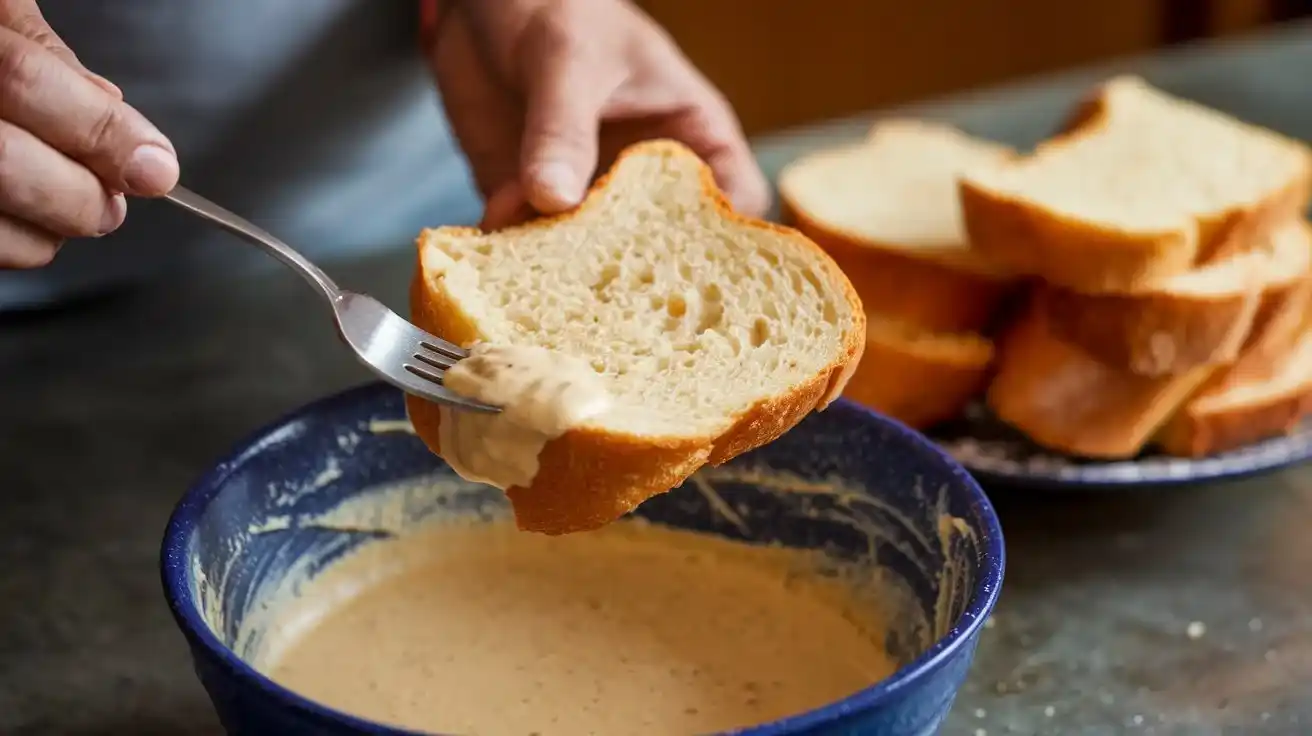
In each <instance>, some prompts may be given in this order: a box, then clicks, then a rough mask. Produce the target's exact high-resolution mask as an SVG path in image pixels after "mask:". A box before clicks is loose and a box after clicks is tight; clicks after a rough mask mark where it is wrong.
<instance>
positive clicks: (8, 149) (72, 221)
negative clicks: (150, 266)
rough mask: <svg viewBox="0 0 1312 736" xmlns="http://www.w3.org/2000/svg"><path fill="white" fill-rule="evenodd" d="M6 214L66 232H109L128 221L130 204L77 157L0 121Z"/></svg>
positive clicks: (1, 205) (0, 183)
mask: <svg viewBox="0 0 1312 736" xmlns="http://www.w3.org/2000/svg"><path fill="white" fill-rule="evenodd" d="M0 213H4V214H7V215H12V216H14V217H21V218H23V219H25V220H28V221H30V222H31V223H32V224H33V225H35V226H37V227H39V228H42V229H44V230H48V231H50V232H53V233H56V234H58V235H62V236H65V237H83V236H95V235H103V234H105V233H108V232H110V231H112V230H114V229H116V228H117V227H118V226H119V225H121V224H123V218H124V217H125V216H126V214H127V203H126V202H125V201H124V200H123V198H122V196H121V195H120V196H114V195H111V194H110V193H108V192H106V191H105V188H104V186H103V185H102V184H101V182H100V180H99V179H97V178H96V176H95V174H92V173H91V172H90V171H88V170H87V169H86V167H84V166H82V165H80V164H78V163H77V162H76V161H73V160H72V159H70V158H68V157H67V156H65V155H64V154H62V153H60V152H59V151H56V150H55V149H53V148H51V147H50V146H48V145H46V144H45V143H44V142H42V141H41V139H39V138H37V137H36V136H34V135H32V134H31V133H29V132H27V131H26V130H23V129H22V128H19V127H17V126H15V125H11V124H9V123H6V122H4V121H0Z"/></svg>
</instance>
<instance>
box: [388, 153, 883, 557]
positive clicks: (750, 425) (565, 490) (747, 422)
mask: <svg viewBox="0 0 1312 736" xmlns="http://www.w3.org/2000/svg"><path fill="white" fill-rule="evenodd" d="M644 155H647V156H693V155H694V154H693V153H692V152H691V151H690V150H688V149H687V148H685V147H684V146H682V145H680V144H678V143H674V142H671V141H650V142H646V143H640V144H637V145H635V146H631V147H630V148H628V149H626V150H625V151H624V152H623V153H622V154H621V159H623V158H625V157H629V156H644ZM618 165H619V163H618V162H617V163H616V166H618ZM614 170H615V169H614V168H612V172H613V171H614ZM610 176H611V174H609V173H608V174H607V175H605V176H603V177H601V178H600V179H599V180H598V181H597V182H596V184H595V185H594V186H593V188H592V190H591V191H590V192H589V195H588V197H587V198H586V199H585V201H584V202H583V204H581V205H580V206H579V208H578V209H576V210H574V211H573V212H567V213H564V214H561V215H556V216H553V217H544V218H541V219H538V220H535V221H533V222H530V223H528V224H526V225H523V226H520V227H518V228H512V229H511V230H503V231H501V232H500V233H499V237H506V236H507V235H508V234H510V235H513V234H514V232H516V231H523V230H531V229H544V228H550V227H551V226H552V225H553V224H555V223H557V222H561V221H565V220H567V219H569V218H571V217H574V216H575V214H576V213H577V212H578V211H580V210H583V209H585V208H588V207H595V206H598V202H599V201H600V196H599V195H600V193H601V192H602V190H604V189H605V188H606V186H607V184H608V182H609V180H610ZM701 183H702V189H703V192H704V194H705V196H706V197H707V198H708V199H709V200H710V201H711V202H712V203H713V204H714V206H715V208H716V210H717V211H718V212H719V214H720V216H722V217H724V218H726V219H728V220H731V221H733V222H736V223H739V224H741V225H746V226H749V227H753V228H759V229H762V230H770V231H774V232H777V233H782V234H785V235H790V236H794V240H795V242H796V243H797V245H798V247H800V248H809V249H813V250H814V251H815V253H816V254H817V255H818V256H819V260H818V263H820V264H821V265H822V267H824V268H825V269H826V270H828V272H829V277H830V279H829V281H830V283H831V284H832V285H833V286H834V287H835V288H837V289H841V290H842V291H843V295H844V297H845V298H846V300H847V302H848V304H849V306H850V308H851V311H852V325H851V329H850V330H849V331H848V332H846V333H845V334H844V336H843V345H842V348H841V351H840V353H839V354H838V355H836V356H835V357H834V359H833V361H832V362H831V363H830V364H829V365H827V366H826V367H825V368H823V369H822V370H821V371H819V372H818V373H816V374H815V375H813V376H812V377H810V378H809V379H808V380H806V381H803V382H802V383H800V384H798V385H797V386H794V387H793V388H792V390H791V391H789V392H788V393H787V394H784V395H782V396H777V397H772V398H768V399H765V400H762V401H760V402H758V403H757V404H756V405H754V406H752V407H749V408H748V409H747V410H746V411H744V412H743V413H742V414H741V415H740V416H739V417H737V419H736V421H734V422H733V424H732V425H730V426H729V427H728V428H727V429H725V431H723V432H722V433H720V434H718V435H705V436H688V437H675V436H671V437H639V436H634V435H629V434H624V433H619V432H611V431H603V430H598V429H591V428H579V429H574V430H570V431H568V432H566V433H565V434H563V435H562V436H560V437H559V438H556V439H554V440H552V441H550V442H548V443H547V445H546V446H545V447H544V448H543V450H542V453H541V455H539V463H540V468H539V470H538V473H537V476H536V477H535V478H534V480H533V483H532V485H531V486H530V487H528V488H511V489H509V490H508V491H507V492H506V495H507V497H508V498H509V499H510V502H511V504H512V506H513V507H514V511H515V520H516V523H517V524H518V525H519V527H520V528H521V529H523V530H526V531H535V532H541V533H545V534H566V533H570V532H578V531H587V530H591V529H596V528H599V527H602V526H605V525H606V524H609V523H610V522H612V521H614V520H616V519H618V518H619V517H621V516H623V515H624V514H626V513H628V512H630V511H632V510H633V509H635V508H637V506H638V505H639V504H641V503H642V502H643V501H645V500H647V499H648V498H651V497H652V496H655V495H657V494H660V493H664V492H666V491H668V490H670V489H671V488H674V487H676V486H678V485H679V484H681V483H682V482H683V481H684V480H685V479H687V478H688V476H690V475H691V474H692V473H693V472H695V471H696V470H697V469H698V468H700V467H702V466H703V465H706V464H708V463H709V464H713V465H715V464H720V463H723V462H725V461H727V460H729V459H731V458H733V457H735V456H736V455H739V454H741V453H744V452H747V451H748V450H751V449H754V448H756V447H760V446H761V445H764V444H766V443H768V442H770V441H772V440H774V439H776V438H777V437H779V436H780V435H782V434H783V433H784V432H786V431H788V430H789V429H791V428H792V427H793V426H795V425H796V424H797V423H798V422H800V421H801V420H802V419H803V418H804V417H805V416H806V415H807V414H809V413H810V412H811V411H813V410H815V409H821V408H824V407H825V406H827V405H828V404H829V403H830V402H831V401H833V399H834V398H836V397H837V396H838V395H839V394H840V393H841V392H842V390H843V387H844V385H845V384H846V382H847V379H848V378H850V377H851V373H852V371H853V370H855V367H856V363H857V362H858V361H859V360H860V357H861V353H862V351H863V350H864V347H865V343H864V339H863V338H864V335H865V313H864V311H863V310H862V308H861V300H860V299H859V298H858V297H857V294H856V292H855V290H853V288H852V285H851V283H850V282H849V281H848V280H847V278H846V277H845V276H844V275H843V272H842V271H841V270H839V268H838V266H837V265H836V264H835V263H834V262H833V260H832V259H831V258H829V257H828V256H827V255H825V254H824V251H823V250H821V249H820V247H819V246H817V245H815V244H814V243H812V242H811V241H810V240H808V239H807V238H806V237H805V236H803V235H801V234H800V233H798V232H797V231H795V230H793V229H791V228H786V227H783V226H780V225H775V224H772V223H768V222H765V221H763V220H757V219H754V218H750V217H746V216H744V215H741V214H738V213H737V212H734V211H733V209H732V208H731V206H730V205H729V203H728V200H727V199H725V197H724V195H723V194H722V193H721V192H720V190H719V188H718V187H717V186H716V184H715V180H714V177H713V175H712V173H711V170H710V168H709V167H707V166H705V165H702V166H701ZM438 232H445V233H458V234H461V235H471V234H472V235H477V234H481V232H480V231H478V230H475V229H471V228H458V229H443V230H440V231H438ZM427 234H428V233H427V231H426V232H425V233H424V234H422V235H421V236H420V239H419V243H420V247H421V248H422V243H423V241H424V239H425V237H426V236H427ZM411 312H412V319H413V320H414V322H415V324H416V325H418V326H419V327H420V328H422V329H424V330H427V331H429V332H431V333H433V334H435V335H438V336H440V337H443V338H445V339H447V340H450V341H451V342H454V343H457V344H469V343H471V342H474V341H475V340H477V339H478V337H479V332H478V327H477V325H476V324H475V323H474V321H473V320H472V319H471V318H470V317H469V315H467V314H464V313H463V312H462V311H461V310H460V309H459V308H458V307H457V306H456V304H455V303H454V302H453V301H452V300H451V299H450V298H449V297H448V296H447V295H446V293H445V292H444V291H443V290H442V288H441V285H440V282H439V283H435V282H434V281H430V280H429V279H427V278H425V276H424V274H423V267H422V262H421V264H420V266H419V267H418V269H417V272H416V274H415V279H414V281H413V285H412V289H411ZM406 408H407V411H408V412H409V414H410V419H411V422H412V423H413V424H414V426H415V431H416V433H417V434H418V435H419V436H420V437H421V438H422V439H423V440H424V442H425V443H426V444H427V445H428V447H429V448H430V449H432V450H433V451H434V452H436V453H438V454H441V447H440V444H439V442H438V427H439V425H440V423H441V419H440V415H439V411H438V407H437V405H435V404H432V403H429V402H426V401H424V400H422V399H417V398H415V397H413V396H407V397H406Z"/></svg>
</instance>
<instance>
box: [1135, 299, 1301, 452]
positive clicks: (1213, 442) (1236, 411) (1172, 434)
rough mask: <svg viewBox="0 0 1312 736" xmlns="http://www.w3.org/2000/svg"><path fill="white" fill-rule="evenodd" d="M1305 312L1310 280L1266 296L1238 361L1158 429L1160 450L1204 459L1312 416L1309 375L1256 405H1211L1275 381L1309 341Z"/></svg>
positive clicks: (1284, 430) (1280, 431)
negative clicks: (1233, 393)
mask: <svg viewBox="0 0 1312 736" xmlns="http://www.w3.org/2000/svg"><path fill="white" fill-rule="evenodd" d="M1310 313H1312V277H1305V278H1303V279H1301V280H1299V281H1297V282H1295V283H1293V284H1291V285H1289V286H1287V287H1286V288H1282V289H1274V290H1271V291H1270V292H1269V293H1268V294H1266V295H1265V296H1264V298H1263V303H1262V306H1261V307H1260V308H1259V310H1258V316H1257V318H1256V320H1255V321H1254V326H1253V331H1252V334H1251V335H1250V336H1249V339H1248V341H1247V342H1246V343H1245V345H1244V349H1243V351H1242V352H1241V354H1240V357H1239V360H1238V361H1236V362H1235V364H1234V365H1232V366H1229V367H1227V368H1226V369H1224V370H1223V371H1221V372H1219V373H1217V374H1216V375H1215V376H1213V377H1212V379H1211V380H1209V381H1208V382H1207V383H1206V384H1205V385H1204V386H1203V387H1202V389H1200V390H1199V392H1198V393H1197V394H1196V395H1195V396H1194V397H1193V398H1192V399H1191V400H1190V401H1189V403H1187V404H1186V405H1185V406H1184V407H1183V408H1182V409H1181V410H1180V411H1179V412H1177V413H1176V415H1175V416H1174V417H1172V418H1171V421H1170V422H1168V423H1167V425H1166V426H1165V427H1163V429H1162V432H1161V434H1160V436H1159V437H1158V440H1157V441H1158V444H1159V445H1161V447H1162V450H1163V451H1165V452H1166V453H1168V454H1171V455H1181V456H1185V457H1205V456H1207V455H1213V454H1216V453H1218V452H1225V451H1227V450H1233V449H1235V448H1238V447H1242V446H1243V445H1246V444H1249V443H1251V442H1256V441H1258V440H1263V439H1266V438H1269V437H1275V436H1278V435H1281V434H1288V433H1289V432H1291V431H1292V430H1294V429H1295V428H1296V427H1297V426H1298V424H1299V423H1300V422H1301V421H1302V419H1303V417H1305V416H1307V415H1308V414H1309V413H1312V372H1309V376H1308V380H1307V381H1305V382H1303V383H1302V384H1301V386H1297V387H1294V388H1293V389H1292V390H1290V391H1288V392H1285V393H1283V394H1280V395H1276V396H1269V397H1265V400H1263V401H1261V402H1258V403H1250V404H1236V405H1232V406H1225V405H1224V404H1222V405H1221V406H1220V408H1219V409H1218V408H1217V405H1216V403H1215V400H1216V399H1217V398H1219V397H1223V396H1224V395H1225V394H1226V393H1227V392H1229V391H1232V390H1234V389H1238V388H1241V387H1243V386H1249V385H1254V384H1261V383H1265V382H1267V381H1270V380H1272V379H1274V378H1276V377H1277V376H1278V375H1279V373H1280V372H1281V369H1282V368H1284V362H1285V360H1286V359H1288V357H1289V356H1290V354H1291V353H1292V352H1293V351H1294V350H1295V349H1296V348H1297V347H1298V345H1299V343H1300V340H1307V339H1312V338H1309V336H1308V329H1309V327H1312V319H1309V314H1310ZM1209 404H1211V405H1210V406H1209Z"/></svg>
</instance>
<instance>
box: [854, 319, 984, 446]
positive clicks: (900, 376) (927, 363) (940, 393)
mask: <svg viewBox="0 0 1312 736" xmlns="http://www.w3.org/2000/svg"><path fill="white" fill-rule="evenodd" d="M866 320H867V322H866V350H865V356H864V357H863V358H862V359H861V364H860V365H859V366H857V369H856V373H854V374H853V375H852V380H851V381H849V382H848V384H847V390H846V391H844V392H843V396H844V397H846V398H849V399H852V400H853V401H856V402H857V403H859V404H863V405H865V406H868V407H870V408H871V409H874V410H875V411H878V412H880V413H882V414H886V415H888V416H890V417H893V418H894V419H897V420H899V421H901V422H903V423H904V424H906V425H908V426H910V427H914V428H916V429H924V428H926V427H930V426H933V425H934V424H937V423H939V422H942V421H944V420H947V419H951V418H953V417H955V416H957V415H958V414H960V413H961V411H962V409H964V408H965V407H966V404H968V403H969V402H970V400H971V399H973V398H974V397H976V396H978V395H979V394H980V393H982V392H983V390H984V387H985V386H986V385H987V384H988V375H989V369H990V367H991V366H992V363H993V343H992V342H990V341H989V340H986V339H984V338H983V337H980V336H979V335H975V334H971V333H937V332H928V331H925V330H922V329H919V328H916V327H913V326H911V325H907V324H905V323H902V322H898V321H896V320H891V319H886V318H882V317H878V316H876V315H873V314H869V315H866Z"/></svg>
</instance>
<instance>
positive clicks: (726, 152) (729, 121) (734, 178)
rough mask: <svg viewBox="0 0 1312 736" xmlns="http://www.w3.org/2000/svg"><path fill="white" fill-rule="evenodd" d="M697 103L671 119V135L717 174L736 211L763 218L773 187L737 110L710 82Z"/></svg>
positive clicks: (717, 178) (768, 205) (716, 177)
mask: <svg viewBox="0 0 1312 736" xmlns="http://www.w3.org/2000/svg"><path fill="white" fill-rule="evenodd" d="M705 89H706V90H708V91H707V92H705V93H704V94H703V95H702V96H701V100H700V104H694V105H692V106H690V107H689V108H687V110H686V111H685V112H684V113H682V114H680V115H676V116H674V117H673V118H672V119H671V124H672V126H673V130H671V131H670V132H669V134H670V135H671V136H673V137H675V138H678V139H680V140H682V141H684V142H685V143H686V144H687V145H688V147H689V148H691V149H692V150H693V151H695V152H696V153H697V155H699V156H701V158H702V160H703V161H705V162H706V163H707V165H708V166H710V167H711V171H713V172H715V180H716V182H717V183H718V184H719V185H720V189H722V190H723V191H724V194H725V196H727V197H728V198H729V201H730V202H731V203H733V206H734V209H736V210H738V211H739V212H741V213H743V214H745V215H750V216H752V217H760V216H762V215H764V214H765V211H766V210H767V209H769V207H770V184H769V182H768V181H767V180H766V178H765V174H763V173H762V172H761V167H760V166H759V165H758V164H757V163H756V157H755V156H753V155H752V150H751V148H750V147H749V146H748V144H747V138H746V136H744V135H743V130H742V127H741V126H740V125H739V124H738V118H737V116H736V115H734V112H733V107H732V106H730V105H729V103H728V101H727V100H725V99H724V98H723V97H722V96H720V94H719V93H718V92H715V91H714V88H713V87H711V86H710V83H709V82H706V83H705Z"/></svg>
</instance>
